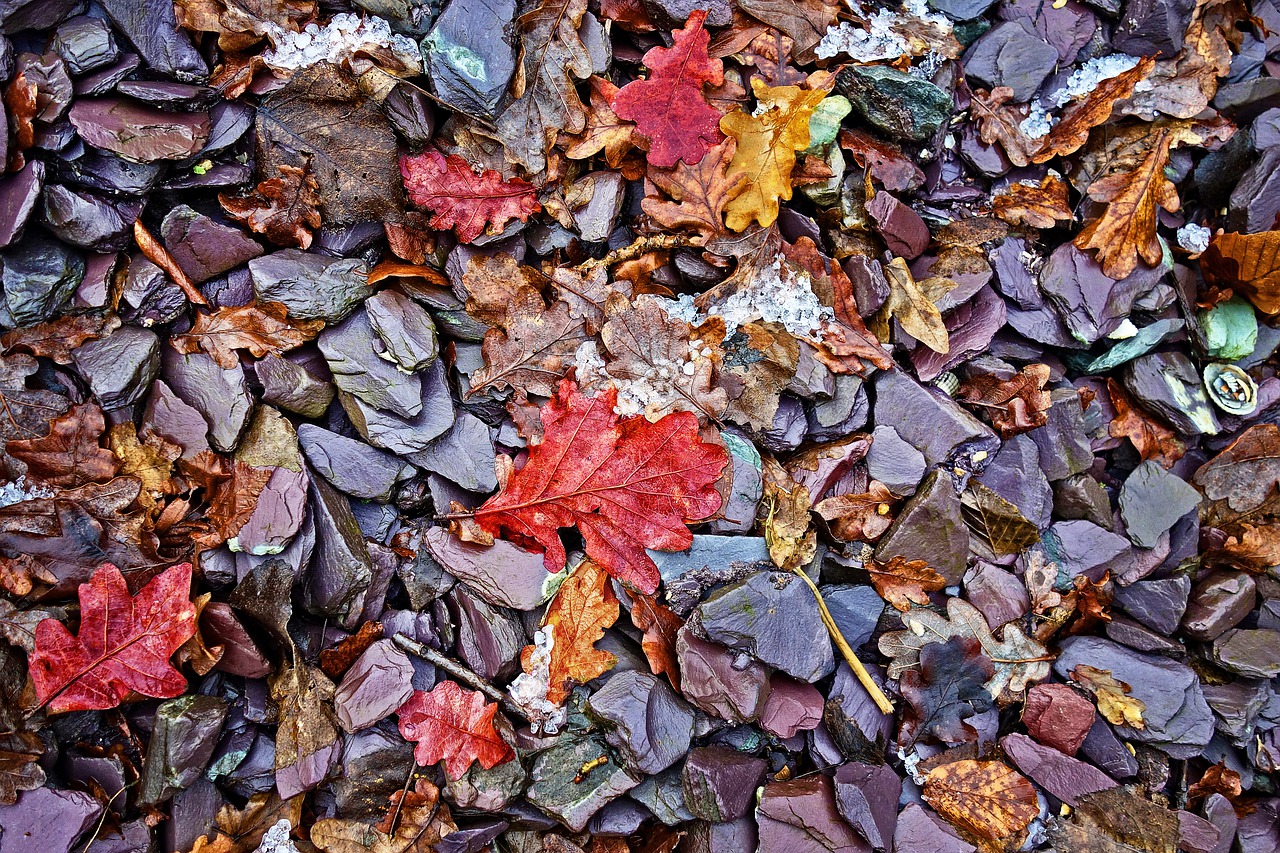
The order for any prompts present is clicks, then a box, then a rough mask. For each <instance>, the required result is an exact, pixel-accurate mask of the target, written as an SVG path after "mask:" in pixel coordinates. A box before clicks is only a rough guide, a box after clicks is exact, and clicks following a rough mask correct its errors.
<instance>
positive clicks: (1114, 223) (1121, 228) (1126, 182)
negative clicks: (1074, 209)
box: [1074, 130, 1182, 281]
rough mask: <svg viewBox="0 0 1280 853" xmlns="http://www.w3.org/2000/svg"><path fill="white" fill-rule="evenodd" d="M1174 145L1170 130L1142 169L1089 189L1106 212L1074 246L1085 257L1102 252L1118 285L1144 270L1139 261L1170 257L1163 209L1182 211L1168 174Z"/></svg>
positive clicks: (1157, 138)
mask: <svg viewBox="0 0 1280 853" xmlns="http://www.w3.org/2000/svg"><path fill="white" fill-rule="evenodd" d="M1170 142H1171V139H1170V135H1169V132H1168V131H1167V130H1161V131H1158V132H1156V133H1155V135H1154V137H1153V138H1152V139H1151V140H1150V149H1149V150H1148V152H1147V155H1146V158H1145V159H1144V160H1143V161H1142V162H1141V163H1140V164H1139V165H1138V167H1137V168H1136V169H1134V170H1133V171H1131V172H1120V173H1117V174H1113V175H1108V176H1107V177H1105V178H1101V179H1099V180H1096V181H1094V182H1093V183H1092V184H1090V185H1089V191H1088V195H1089V197H1090V198H1092V199H1094V200H1095V201H1101V202H1106V207H1105V208H1104V209H1103V212H1102V214H1101V215H1100V216H1098V218H1097V219H1094V220H1092V221H1089V222H1086V223H1085V226H1084V228H1082V229H1081V230H1080V233H1079V234H1077V235H1076V238H1075V240H1074V242H1075V245H1076V247H1077V248H1079V249H1081V250H1082V251H1087V250H1090V249H1094V250H1097V260H1098V263H1099V264H1101V266H1102V271H1103V272H1104V273H1106V274H1107V275H1108V276H1110V277H1111V278H1113V279H1115V280H1117V281H1119V280H1121V279H1124V278H1128V277H1129V275H1131V274H1132V273H1133V271H1134V270H1135V269H1137V268H1138V258H1142V260H1143V261H1145V262H1146V264H1147V266H1155V265H1156V264H1158V263H1160V261H1161V259H1162V258H1163V257H1164V249H1163V248H1162V247H1161V245H1160V239H1159V237H1157V235H1156V219H1157V216H1158V208H1164V209H1165V210H1168V211H1176V210H1178V209H1179V208H1180V207H1181V206H1182V203H1181V201H1180V200H1179V199H1178V190H1177V187H1175V186H1174V185H1173V183H1172V182H1171V181H1170V180H1169V179H1168V178H1167V177H1166V176H1165V173H1164V167H1165V165H1166V164H1167V163H1168V161H1169V145H1170Z"/></svg>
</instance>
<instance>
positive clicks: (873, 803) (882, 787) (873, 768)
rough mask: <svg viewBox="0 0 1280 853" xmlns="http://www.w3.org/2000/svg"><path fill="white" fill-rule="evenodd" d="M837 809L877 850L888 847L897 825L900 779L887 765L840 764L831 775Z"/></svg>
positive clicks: (900, 789) (900, 790)
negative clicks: (834, 787)
mask: <svg viewBox="0 0 1280 853" xmlns="http://www.w3.org/2000/svg"><path fill="white" fill-rule="evenodd" d="M834 782H835V786H836V808H837V809H839V811H840V814H841V816H842V817H844V819H845V820H846V821H848V822H849V825H850V826H852V827H853V829H854V831H855V832H857V833H858V834H859V835H861V836H862V838H863V840H864V841H866V842H867V843H868V844H870V845H871V846H872V847H873V848H874V849H876V850H889V849H890V848H891V845H892V844H893V836H894V831H895V830H896V829H897V826H898V798H899V797H900V796H901V795H902V779H900V778H899V777H898V774H897V773H895V772H894V771H893V768H891V767H890V766H889V765H887V764H860V763H858V762H856V761H854V762H850V763H848V764H845V765H842V766H841V767H840V768H839V769H838V770H836V775H835V776H834Z"/></svg>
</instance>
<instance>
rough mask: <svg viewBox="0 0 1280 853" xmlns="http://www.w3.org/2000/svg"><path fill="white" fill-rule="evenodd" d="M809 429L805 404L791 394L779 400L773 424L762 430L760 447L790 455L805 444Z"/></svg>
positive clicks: (759, 437) (771, 451)
mask: <svg viewBox="0 0 1280 853" xmlns="http://www.w3.org/2000/svg"><path fill="white" fill-rule="evenodd" d="M808 429H809V423H808V417H807V416H806V414H805V409H804V403H803V402H801V401H800V400H799V399H797V398H796V397H793V396H791V395H790V394H783V395H782V396H781V397H779V398H778V409H777V411H776V412H774V415H773V423H772V424H771V425H770V426H769V428H768V429H765V430H761V432H760V435H759V436H758V439H759V441H760V447H761V449H763V450H767V451H768V452H770V453H789V452H790V451H792V450H795V449H797V448H798V447H800V445H801V444H803V443H804V440H805V438H806V436H807V433H808Z"/></svg>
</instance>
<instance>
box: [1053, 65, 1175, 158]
mask: <svg viewBox="0 0 1280 853" xmlns="http://www.w3.org/2000/svg"><path fill="white" fill-rule="evenodd" d="M1155 64H1156V61H1155V60H1154V59H1152V58H1151V57H1146V58H1144V59H1141V60H1139V61H1138V64H1137V65H1135V66H1133V67H1132V68H1130V69H1129V70H1128V71H1125V72H1122V73H1120V74H1117V75H1116V76H1114V77H1109V78H1107V79H1106V80H1103V81H1102V82H1101V83H1099V84H1098V85H1097V86H1096V87H1095V88H1094V89H1093V91H1092V92H1090V93H1089V94H1088V95H1086V96H1085V97H1084V98H1082V99H1081V100H1079V101H1076V102H1075V103H1073V104H1071V105H1070V106H1068V107H1067V108H1066V109H1065V110H1063V111H1062V118H1061V119H1060V120H1059V121H1058V123H1057V124H1055V125H1054V126H1053V130H1051V131H1049V137H1048V139H1046V140H1045V142H1044V145H1043V147H1041V149H1040V150H1039V151H1038V152H1036V155H1035V157H1034V158H1033V159H1034V161H1035V162H1037V163H1045V162H1047V161H1049V160H1052V159H1053V158H1054V157H1058V156H1063V155H1067V154H1072V153H1074V152H1076V151H1078V150H1079V149H1080V147H1081V146H1082V145H1084V144H1085V143H1086V142H1088V141H1089V131H1090V130H1092V129H1093V128H1095V127H1097V126H1098V125H1100V124H1102V123H1103V122H1105V121H1106V120H1107V119H1109V118H1111V111H1112V109H1113V107H1114V106H1115V104H1116V102H1117V101H1121V100H1124V99H1125V98H1127V97H1129V96H1130V95H1131V94H1133V90H1134V87H1135V86H1137V85H1138V84H1139V83H1141V82H1142V81H1143V80H1144V79H1146V77H1147V75H1149V74H1150V73H1151V69H1152V68H1154V67H1155Z"/></svg>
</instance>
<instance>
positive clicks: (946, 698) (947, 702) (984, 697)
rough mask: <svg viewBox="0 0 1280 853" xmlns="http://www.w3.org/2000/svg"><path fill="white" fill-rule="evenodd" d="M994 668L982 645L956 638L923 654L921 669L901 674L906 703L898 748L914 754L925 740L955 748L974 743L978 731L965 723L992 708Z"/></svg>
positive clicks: (923, 651)
mask: <svg viewBox="0 0 1280 853" xmlns="http://www.w3.org/2000/svg"><path fill="white" fill-rule="evenodd" d="M994 674H995V667H994V665H993V664H992V663H991V661H990V660H989V659H988V658H987V656H986V655H984V654H983V653H982V648H981V647H980V646H979V645H978V641H977V640H975V639H973V638H972V637H952V638H950V639H949V640H947V641H946V642H942V643H930V644H929V645H927V646H925V647H924V648H922V649H921V650H920V668H919V669H911V670H908V671H906V672H904V673H903V674H902V678H901V679H900V684H899V688H900V689H901V691H902V698H903V699H905V700H906V701H907V706H908V710H907V713H906V714H904V715H903V718H902V727H901V729H899V731H898V743H899V745H901V746H902V747H903V748H905V749H909V748H910V747H911V746H912V745H914V744H915V742H916V741H917V740H919V739H920V738H922V737H926V736H928V737H931V738H932V739H934V740H937V741H939V742H941V743H945V744H950V745H955V744H961V743H972V742H973V741H975V740H977V739H978V731H977V729H975V728H974V727H973V726H971V725H969V724H968V723H966V722H965V720H967V719H968V718H970V717H972V716H974V715H975V714H981V713H983V712H984V711H987V710H990V708H991V694H989V693H988V692H987V689H986V687H985V686H984V684H985V682H986V681H987V680H988V679H990V678H991V676H992V675H994Z"/></svg>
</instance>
